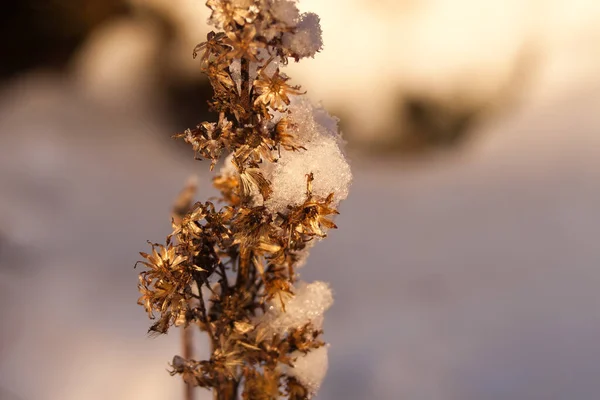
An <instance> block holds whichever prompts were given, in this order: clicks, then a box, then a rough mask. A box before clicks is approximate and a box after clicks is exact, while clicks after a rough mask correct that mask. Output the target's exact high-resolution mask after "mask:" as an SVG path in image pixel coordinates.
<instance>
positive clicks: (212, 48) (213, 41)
mask: <svg viewBox="0 0 600 400" xmlns="http://www.w3.org/2000/svg"><path fill="white" fill-rule="evenodd" d="M223 39H225V33H223V32H219V33H215V32H214V31H210V32H208V34H207V35H206V42H202V43H200V44H199V45H197V46H196V47H195V48H194V52H193V55H194V58H196V57H197V56H198V52H200V51H203V53H202V57H200V61H201V62H206V61H208V59H209V58H210V57H211V56H213V57H216V58H217V59H219V58H221V57H222V56H223V54H224V53H225V52H227V51H228V50H229V47H228V46H227V45H225V43H224V41H223Z"/></svg>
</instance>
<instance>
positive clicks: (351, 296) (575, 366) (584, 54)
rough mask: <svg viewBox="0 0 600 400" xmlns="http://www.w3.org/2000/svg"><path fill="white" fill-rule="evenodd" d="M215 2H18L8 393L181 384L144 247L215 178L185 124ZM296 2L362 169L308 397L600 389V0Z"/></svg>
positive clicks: (0, 391)
mask: <svg viewBox="0 0 600 400" xmlns="http://www.w3.org/2000/svg"><path fill="white" fill-rule="evenodd" d="M203 3H204V2H203V1H201V0H86V1H83V2H72V1H69V0H44V1H42V0H21V1H19V2H11V3H10V4H8V5H5V7H4V10H3V13H2V15H1V16H0V18H1V19H2V23H1V24H0V30H1V33H2V34H1V36H2V37H3V46H2V63H1V64H0V304H1V307H0V318H1V319H0V320H1V321H2V322H1V323H0V400H43V399H48V400H88V399H89V400H96V399H98V400H100V399H116V400H119V399H123V400H126V399H127V400H130V399H144V400H153V399H157V400H158V399H167V398H168V399H177V398H181V397H180V394H181V393H182V387H181V383H180V380H179V379H177V378H171V377H170V376H169V375H168V373H167V372H166V369H167V368H168V364H167V363H168V362H169V361H170V360H171V358H172V356H173V355H174V354H177V353H179V342H178V340H179V335H178V334H177V333H175V332H174V333H173V334H171V335H169V336H166V337H160V338H156V339H150V338H148V337H147V336H146V330H147V328H148V326H149V321H148V319H147V317H146V315H145V313H144V311H143V309H142V308H141V307H140V306H137V305H136V299H137V297H138V293H137V290H136V285H137V271H135V270H134V269H133V265H134V262H135V261H136V260H137V259H138V258H139V257H138V251H142V250H145V249H146V243H145V241H146V240H148V239H150V240H153V241H160V240H161V238H164V236H166V234H168V233H169V228H170V226H169V210H170V207H171V204H172V202H173V200H174V198H175V197H176V195H177V193H178V191H179V190H180V188H181V187H182V186H183V184H184V182H185V180H186V179H187V177H188V176H189V175H190V174H192V173H196V174H198V175H199V176H200V190H199V196H200V197H201V198H206V197H208V196H210V195H212V194H213V193H214V192H212V190H211V189H210V174H209V173H208V171H207V170H208V164H205V163H204V162H198V161H194V160H193V155H192V152H191V150H190V149H188V148H187V147H186V146H184V145H182V144H181V143H177V142H174V141H173V140H171V139H170V136H171V135H172V134H173V133H176V132H178V131H181V130H183V129H185V128H186V127H189V126H194V125H195V124H196V123H198V122H200V121H203V120H204V119H206V118H207V115H206V111H207V110H206V109H207V107H206V100H207V99H208V98H209V97H210V96H211V91H210V87H209V85H208V83H207V82H206V80H205V79H204V78H203V77H202V76H201V75H200V73H199V70H198V63H197V61H194V60H193V59H192V56H191V55H192V49H193V48H194V46H195V45H196V44H197V43H199V42H201V41H202V40H203V39H204V38H205V35H206V32H207V31H208V27H207V25H206V19H207V17H208V12H207V11H208V9H207V8H206V7H205V6H204V4H203ZM299 7H300V9H301V10H302V11H314V12H316V13H318V14H319V15H320V16H321V22H322V27H323V32H324V42H325V49H324V51H323V52H322V53H320V54H318V55H317V56H316V57H315V58H314V59H309V60H304V61H302V62H300V63H298V64H294V63H291V64H290V66H289V68H288V70H287V73H288V74H289V75H290V76H292V78H293V82H294V83H297V84H301V85H303V87H304V88H305V89H307V90H308V94H309V96H311V97H312V98H313V99H314V100H315V101H322V103H323V105H324V106H325V107H326V108H327V109H329V110H330V111H331V112H332V113H333V114H336V115H337V116H339V117H340V118H341V126H342V130H343V133H344V136H345V138H346V139H347V140H348V146H349V147H348V148H349V154H350V156H351V158H352V165H353V170H354V174H355V180H354V184H353V187H352V191H351V194H350V197H349V199H348V200H347V201H346V202H344V203H343V204H342V207H341V215H340V216H339V218H338V220H337V224H338V226H339V228H340V229H338V230H337V231H334V232H331V234H330V237H329V239H328V240H327V241H324V242H322V243H320V244H319V245H318V246H317V247H315V249H314V251H313V253H312V256H311V258H310V259H309V261H308V264H307V266H306V267H304V268H303V269H302V270H301V273H302V274H303V278H304V279H305V280H307V281H312V280H326V281H329V282H331V285H332V287H333V289H334V291H335V297H336V303H335V304H334V306H333V308H332V309H331V310H330V311H329V315H328V318H327V320H326V324H325V331H326V336H325V337H326V339H327V340H328V341H329V342H331V348H330V353H329V354H330V367H329V374H328V376H327V378H326V380H325V382H324V384H323V387H322V390H321V392H320V394H319V395H318V396H317V398H318V399H319V400H334V399H336V400H337V399H346V400H363V399H385V400H387V399H389V400H396V399H407V400H482V399H485V400H515V399H523V400H538V399H539V400H551V399H552V400H554V399H557V400H559V399H560V400H562V399H577V400H579V399H581V400H588V399H597V398H600V380H599V379H598V378H599V377H600V346H598V344H597V343H598V337H600V293H599V291H598V287H599V286H600V268H599V265H598V264H599V261H600V246H599V245H598V238H599V237H600V213H599V212H598V207H599V204H600V179H599V178H600V169H599V167H600V52H599V51H598V49H600V2H598V1H597V0H571V1H564V0H502V1H500V0H490V1H485V2H482V1H476V0H377V1H368V0H303V1H302V2H301V3H299ZM198 343H199V349H198V351H199V353H200V354H203V350H202V349H203V344H202V343H204V342H201V341H199V342H198ZM199 393H200V392H199ZM202 395H203V396H204V397H201V396H199V398H209V396H208V392H202Z"/></svg>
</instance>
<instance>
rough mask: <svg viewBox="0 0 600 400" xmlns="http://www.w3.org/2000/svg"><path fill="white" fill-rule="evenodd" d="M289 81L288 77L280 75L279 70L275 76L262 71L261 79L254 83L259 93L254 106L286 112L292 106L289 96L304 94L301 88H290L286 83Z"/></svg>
mask: <svg viewBox="0 0 600 400" xmlns="http://www.w3.org/2000/svg"><path fill="white" fill-rule="evenodd" d="M289 79H290V78H288V77H287V75H285V74H280V73H279V69H277V71H275V73H274V74H273V76H268V75H267V74H266V73H265V72H264V71H261V73H260V76H259V78H258V79H256V80H255V81H254V88H255V89H256V91H257V92H258V93H259V96H258V97H257V98H256V100H254V104H255V105H258V104H264V105H265V106H269V107H271V108H272V109H273V110H276V111H285V110H286V107H287V106H288V105H289V104H290V98H289V97H288V96H289V95H298V94H302V92H300V86H290V85H288V84H287V83H286V82H287V81H288V80H289Z"/></svg>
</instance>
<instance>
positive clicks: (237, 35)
mask: <svg viewBox="0 0 600 400" xmlns="http://www.w3.org/2000/svg"><path fill="white" fill-rule="evenodd" d="M295 2H296V0H276V1H275V0H248V1H237V0H236V1H234V0H207V1H206V5H207V6H208V7H209V8H210V9H211V10H212V12H211V17H210V20H209V22H210V23H211V24H213V25H215V26H216V27H217V31H216V32H215V31H211V32H209V33H208V34H207V37H206V39H207V40H206V42H203V43H200V44H199V45H198V46H196V48H195V49H194V53H193V54H194V57H196V56H198V55H199V57H200V68H201V71H202V72H204V73H206V74H207V75H208V77H209V80H210V83H211V85H212V87H213V89H214V96H213V99H212V100H211V101H210V102H209V105H210V108H211V110H212V111H214V112H216V113H218V114H219V119H218V122H208V121H205V122H202V123H200V124H198V125H196V127H195V128H193V129H186V130H185V131H184V132H182V133H178V134H176V135H175V136H174V137H178V138H183V139H184V140H185V141H186V142H187V143H189V144H190V145H191V146H192V148H193V150H194V153H195V158H197V159H208V160H210V161H211V165H210V169H211V170H212V169H213V168H214V167H215V166H216V164H217V163H218V161H219V160H220V159H221V158H222V156H227V161H226V162H225V165H224V166H223V167H222V172H221V173H220V174H219V175H217V176H216V177H215V178H214V179H213V184H214V186H215V188H216V189H217V190H218V191H219V192H220V196H219V197H218V198H217V202H218V203H217V206H215V204H214V203H213V202H212V201H206V202H200V201H199V202H196V203H193V197H194V193H195V184H193V183H189V184H188V186H187V187H186V188H185V189H184V191H182V193H181V195H180V197H179V198H178V200H177V202H176V204H175V207H174V209H173V218H172V229H173V230H172V232H171V233H170V234H169V235H168V236H167V238H166V241H165V244H164V245H163V244H158V243H151V242H149V244H150V246H151V252H150V253H145V252H141V253H140V255H141V256H142V257H143V260H142V261H140V262H138V263H136V265H138V264H141V265H143V266H145V267H146V269H145V270H144V271H142V272H141V273H140V276H139V284H138V289H139V290H140V293H141V297H140V298H139V299H138V303H139V304H140V305H143V306H144V309H145V310H146V312H147V313H148V316H149V318H151V319H155V318H156V314H159V315H160V317H159V318H158V320H157V321H155V322H154V323H153V325H152V326H151V327H150V329H149V332H150V333H151V334H152V335H155V334H165V333H167V331H168V329H169V328H170V327H172V326H182V325H183V326H186V327H185V328H182V331H181V341H182V355H176V356H174V357H173V361H172V363H171V368H172V370H170V371H169V373H170V374H171V375H181V377H182V379H183V380H184V382H185V383H186V386H185V388H184V400H193V399H194V391H193V390H192V388H193V387H196V386H197V387H202V388H206V389H210V390H213V400H236V399H237V398H238V396H239V397H240V398H243V399H244V400H279V399H281V398H286V399H288V400H308V399H309V398H310V397H311V396H312V395H313V394H314V393H316V391H317V390H318V387H319V385H320V382H321V380H322V379H323V377H324V371H325V370H326V364H327V352H326V350H327V349H326V347H324V345H325V343H324V342H323V341H322V340H321V339H320V336H321V333H322V330H321V323H322V322H321V321H322V314H323V312H324V311H325V310H326V309H327V308H328V307H329V306H330V305H331V301H332V300H331V290H330V289H329V288H328V285H327V284H325V283H323V282H315V283H313V284H298V285H297V286H294V285H295V284H296V283H297V282H296V278H297V276H296V270H295V268H296V267H299V266H300V265H301V263H302V262H303V260H304V259H305V258H306V256H307V253H308V250H309V248H310V247H311V246H312V243H311V242H313V241H315V240H320V239H322V238H323V237H325V236H326V232H327V230H329V229H334V228H336V226H335V224H334V223H333V220H332V219H331V218H333V215H335V214H337V210H336V207H337V204H338V203H339V201H340V199H341V200H343V199H344V198H345V196H346V195H347V193H346V192H347V187H348V185H349V180H350V178H351V175H350V171H349V166H348V164H347V162H346V161H345V159H344V158H343V155H341V154H342V152H341V150H340V147H339V146H340V145H341V139H339V134H338V132H337V128H336V127H334V126H333V125H335V124H336V122H335V121H334V119H333V118H331V117H328V115H327V114H326V113H324V112H323V111H322V110H321V109H318V108H316V107H314V106H312V105H310V103H309V102H308V100H307V99H305V98H303V96H302V95H303V94H304V92H302V91H301V90H300V86H292V85H290V84H289V83H287V82H288V80H289V79H290V78H289V77H288V76H287V75H285V74H284V73H282V72H281V71H280V66H283V65H286V64H287V63H288V61H289V60H290V59H294V60H296V61H298V60H299V59H300V58H305V57H312V56H314V54H315V53H316V52H317V51H319V49H320V48H321V47H322V41H321V29H320V27H319V25H318V16H316V15H315V14H311V13H305V14H302V15H301V14H300V11H299V10H298V9H297V8H296V7H295ZM219 29H222V31H219ZM294 98H295V100H294ZM292 100H294V101H292ZM317 117H318V118H317ZM323 118H324V119H325V120H326V121H325V122H324V123H321V122H319V121H318V119H319V120H320V119H323ZM332 124H333V125H332ZM329 125H332V126H329ZM321 147H322V148H323V149H321ZM283 152H285V157H284V154H282V153H283ZM305 153H306V154H305ZM331 158H333V163H332V162H331V160H330V159H331ZM280 159H283V161H284V162H279V163H278V162H277V161H278V160H280ZM298 160H300V163H298V162H297V161H298ZM338 169H339V170H340V171H339V175H340V177H339V179H337V178H336V179H330V178H331V177H330V176H323V175H324V174H325V173H324V172H322V173H321V179H316V178H315V175H314V174H313V171H314V170H317V171H327V175H329V174H330V173H331V174H335V173H336V171H337V170H338ZM298 179H300V181H298ZM313 180H317V182H318V183H319V184H320V185H321V186H319V189H318V190H315V191H313V186H312V181H313ZM305 185H306V186H305ZM304 187H306V192H304ZM340 191H341V196H339V195H338V192H340ZM334 196H336V197H335V198H334ZM338 197H340V198H338ZM313 243H314V242H313ZM307 296H308V297H307ZM306 300H309V302H308V303H307V301H306ZM286 303H289V304H290V307H289V308H288V307H286ZM294 304H296V305H295V306H294ZM288 311H289V314H290V315H289V316H285V317H283V313H287V312H288ZM192 328H197V329H199V330H200V331H202V332H205V333H206V334H208V336H209V339H210V347H211V348H210V351H211V354H210V357H209V358H208V359H206V360H201V361H198V360H195V359H194V355H193V354H192V353H193V350H194V349H193V347H192V340H193V339H194V337H195V336H194V333H193V332H192V331H191V329H192ZM299 360H301V361H299ZM312 366H315V369H316V370H317V371H321V372H317V374H318V375H319V376H318V377H317V378H316V379H315V378H314V375H315V374H314V373H313V368H312Z"/></svg>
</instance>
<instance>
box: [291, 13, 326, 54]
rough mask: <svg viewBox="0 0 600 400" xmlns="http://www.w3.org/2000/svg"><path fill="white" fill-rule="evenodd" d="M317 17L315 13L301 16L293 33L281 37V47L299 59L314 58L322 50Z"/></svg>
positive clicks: (320, 32)
mask: <svg viewBox="0 0 600 400" xmlns="http://www.w3.org/2000/svg"><path fill="white" fill-rule="evenodd" d="M319 22H320V20H319V16H318V15H317V14H315V13H305V14H302V18H301V19H300V22H299V23H298V25H297V26H296V31H295V32H289V33H285V34H284V35H283V45H284V46H285V47H286V48H287V49H289V50H290V51H291V52H292V53H294V54H297V55H298V56H300V57H314V55H315V54H316V53H317V52H318V51H319V50H321V49H322V48H323V38H322V31H321V25H320V23H319Z"/></svg>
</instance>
